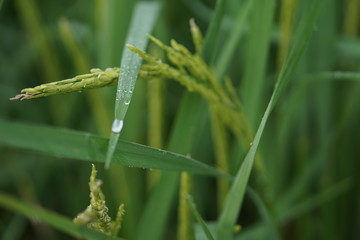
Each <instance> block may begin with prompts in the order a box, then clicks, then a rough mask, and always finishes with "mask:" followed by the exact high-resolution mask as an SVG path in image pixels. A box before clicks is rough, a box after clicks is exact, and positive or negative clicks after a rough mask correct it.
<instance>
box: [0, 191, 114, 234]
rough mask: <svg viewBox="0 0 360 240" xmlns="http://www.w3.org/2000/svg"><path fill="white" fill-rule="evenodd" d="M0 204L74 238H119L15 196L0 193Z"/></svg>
mask: <svg viewBox="0 0 360 240" xmlns="http://www.w3.org/2000/svg"><path fill="white" fill-rule="evenodd" d="M0 205H1V206H3V207H5V208H7V209H10V210H12V211H15V212H18V213H20V214H23V215H25V216H27V217H29V218H32V219H35V220H37V221H41V222H44V223H46V224H49V225H50V226H52V227H54V228H56V229H58V230H60V231H63V232H65V233H67V234H69V235H71V236H73V237H76V238H84V239H90V240H92V239H93V240H101V239H103V240H105V239H114V240H115V239H120V238H113V237H108V236H106V235H104V234H102V233H100V232H97V231H94V230H91V229H88V228H85V227H83V226H79V225H76V224H74V223H73V222H72V221H71V220H69V219H67V218H65V217H63V216H61V215H58V214H56V213H53V212H50V211H47V210H45V209H42V208H40V207H38V206H34V205H32V204H28V203H22V202H20V201H19V200H16V199H15V198H13V197H11V196H9V195H6V194H3V193H0Z"/></svg>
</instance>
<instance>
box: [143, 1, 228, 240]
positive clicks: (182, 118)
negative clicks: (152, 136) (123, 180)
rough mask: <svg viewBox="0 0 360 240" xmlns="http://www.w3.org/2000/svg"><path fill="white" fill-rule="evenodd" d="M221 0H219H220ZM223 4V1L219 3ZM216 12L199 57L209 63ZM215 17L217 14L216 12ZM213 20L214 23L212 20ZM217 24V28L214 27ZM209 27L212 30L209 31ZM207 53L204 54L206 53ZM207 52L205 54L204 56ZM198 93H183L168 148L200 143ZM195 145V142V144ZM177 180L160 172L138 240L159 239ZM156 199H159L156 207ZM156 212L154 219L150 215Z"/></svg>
mask: <svg viewBox="0 0 360 240" xmlns="http://www.w3.org/2000/svg"><path fill="white" fill-rule="evenodd" d="M220 1H221V0H220ZM221 4H224V1H223V2H222V3H221ZM219 7H220V8H221V7H224V6H222V5H220V4H219V2H218V4H217V6H216V10H215V11H216V12H220V13H221V12H223V9H220V10H219V9H218V8H219ZM220 13H218V17H216V18H215V17H214V18H213V19H212V23H211V24H212V25H215V27H212V28H210V27H209V31H208V32H207V34H206V36H205V40H204V41H205V42H204V45H203V48H202V57H203V59H204V60H205V61H206V62H207V63H208V62H209V59H210V57H211V56H212V55H213V54H214V52H213V51H214V48H212V47H210V45H212V43H211V41H214V38H212V36H213V35H215V36H216V35H217V34H218V33H219V32H218V31H219V29H220V24H221V20H222V15H223V13H221V14H220ZM215 16H216V14H215ZM213 22H215V23H213ZM216 26H217V27H216ZM210 29H212V30H211V31H210ZM205 53H207V54H205ZM206 55H208V57H206ZM203 103H204V102H203V101H201V98H200V96H198V95H195V94H191V93H186V94H185V95H184V97H183V99H182V102H181V105H180V110H179V111H178V113H177V116H176V120H175V124H174V127H173V129H172V133H171V138H170V141H169V144H168V149H169V150H171V151H174V152H179V153H183V154H187V153H191V150H192V149H193V147H194V146H192V145H193V144H194V143H196V142H199V141H196V140H198V138H199V136H200V134H198V135H196V132H197V131H198V129H199V128H200V126H201V124H202V123H203V122H204V121H203V115H204V106H203ZM194 145H195V144H194ZM178 183H179V174H178V173H163V174H162V175H161V176H160V179H159V181H158V183H157V185H156V186H155V187H154V190H153V193H152V195H151V197H150V199H149V200H148V202H147V204H146V207H145V210H144V213H143V216H142V218H141V220H140V223H139V227H138V235H137V238H136V239H138V240H142V239H148V240H156V239H160V238H161V235H162V233H163V232H164V229H165V224H166V218H167V216H168V215H169V212H170V207H171V204H172V202H173V200H174V199H175V196H174V195H175V193H176V190H177V186H178ZM159 202H162V205H161V207H160V208H159ZM155 215H156V218H154V217H153V216H155Z"/></svg>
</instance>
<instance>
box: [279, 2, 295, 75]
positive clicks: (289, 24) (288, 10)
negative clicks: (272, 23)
mask: <svg viewBox="0 0 360 240" xmlns="http://www.w3.org/2000/svg"><path fill="white" fill-rule="evenodd" d="M296 4H297V0H281V9H280V40H279V49H278V56H277V69H278V72H280V69H281V67H282V65H283V63H284V61H285V58H286V56H287V55H288V52H289V47H290V42H291V35H292V31H293V22H294V21H293V20H294V15H295V9H296Z"/></svg>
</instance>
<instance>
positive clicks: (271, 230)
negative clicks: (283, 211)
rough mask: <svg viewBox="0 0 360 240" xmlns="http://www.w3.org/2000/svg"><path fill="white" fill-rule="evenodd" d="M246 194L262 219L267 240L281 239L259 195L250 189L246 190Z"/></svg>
mask: <svg viewBox="0 0 360 240" xmlns="http://www.w3.org/2000/svg"><path fill="white" fill-rule="evenodd" d="M247 193H248V194H249V195H250V197H251V198H252V200H253V202H254V203H255V205H256V207H257V209H258V211H259V214H260V216H261V218H262V221H263V222H264V223H265V225H266V227H267V236H269V239H281V238H280V236H279V233H278V231H277V229H276V225H275V222H274V219H273V217H272V216H271V215H270V212H269V210H268V209H267V208H266V206H265V204H264V202H263V200H262V199H261V198H260V196H259V194H258V193H257V192H256V191H255V190H254V189H252V188H250V187H248V188H247Z"/></svg>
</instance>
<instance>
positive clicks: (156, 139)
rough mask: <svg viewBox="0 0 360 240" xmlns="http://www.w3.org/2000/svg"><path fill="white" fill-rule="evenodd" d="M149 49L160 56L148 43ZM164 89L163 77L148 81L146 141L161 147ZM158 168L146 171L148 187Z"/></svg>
mask: <svg viewBox="0 0 360 240" xmlns="http://www.w3.org/2000/svg"><path fill="white" fill-rule="evenodd" d="M149 51H150V52H152V53H153V54H154V55H155V56H158V57H160V58H161V50H159V48H154V47H153V45H150V48H149ZM164 90H165V79H161V78H153V79H150V81H148V108H149V111H148V143H149V146H151V147H154V148H160V149H162V148H163V146H164V133H163V131H164V111H165V108H164V97H165V96H164V93H165V92H164ZM159 173H160V172H159V171H158V170H150V171H149V172H148V187H149V189H151V188H152V186H153V185H154V184H155V183H156V181H157V179H158V176H159Z"/></svg>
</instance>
